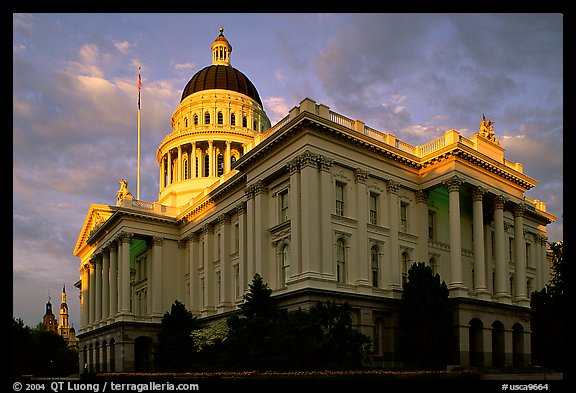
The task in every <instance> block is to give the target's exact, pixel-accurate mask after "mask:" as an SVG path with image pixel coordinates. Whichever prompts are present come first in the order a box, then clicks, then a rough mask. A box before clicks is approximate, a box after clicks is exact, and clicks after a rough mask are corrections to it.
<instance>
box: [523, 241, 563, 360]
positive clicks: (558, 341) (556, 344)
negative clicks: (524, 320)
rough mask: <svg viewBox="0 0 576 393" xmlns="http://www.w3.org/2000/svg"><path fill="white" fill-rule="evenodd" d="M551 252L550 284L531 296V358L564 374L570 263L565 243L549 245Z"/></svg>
mask: <svg viewBox="0 0 576 393" xmlns="http://www.w3.org/2000/svg"><path fill="white" fill-rule="evenodd" d="M550 251H551V256H552V264H551V272H552V277H551V279H550V284H548V285H546V287H545V288H543V289H542V290H540V291H535V292H532V294H531V296H530V306H531V307H532V310H533V313H532V317H531V322H530V324H531V329H532V358H533V362H534V363H535V364H539V365H542V366H545V367H551V368H554V369H559V370H561V369H563V361H564V359H563V358H562V357H561V356H559V354H563V353H564V351H565V344H564V337H566V335H565V333H564V320H563V315H564V314H565V312H566V310H567V297H566V290H567V289H568V288H567V277H568V262H567V261H564V242H562V241H560V242H555V243H550Z"/></svg>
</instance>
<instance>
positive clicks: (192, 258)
mask: <svg viewBox="0 0 576 393" xmlns="http://www.w3.org/2000/svg"><path fill="white" fill-rule="evenodd" d="M188 252H189V258H188V260H189V263H190V301H189V302H188V304H190V311H191V312H192V314H193V315H197V314H198V313H199V312H200V294H199V293H198V288H199V284H200V279H199V277H198V268H199V267H200V266H199V265H198V263H199V262H198V235H197V234H196V233H194V232H192V233H191V234H190V235H189V236H188Z"/></svg>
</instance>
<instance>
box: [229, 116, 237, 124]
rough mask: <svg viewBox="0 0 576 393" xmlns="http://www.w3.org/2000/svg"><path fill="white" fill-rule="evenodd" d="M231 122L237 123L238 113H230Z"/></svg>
mask: <svg viewBox="0 0 576 393" xmlns="http://www.w3.org/2000/svg"><path fill="white" fill-rule="evenodd" d="M230 124H231V125H233V126H235V125H236V115H235V114H234V113H232V114H231V115H230Z"/></svg>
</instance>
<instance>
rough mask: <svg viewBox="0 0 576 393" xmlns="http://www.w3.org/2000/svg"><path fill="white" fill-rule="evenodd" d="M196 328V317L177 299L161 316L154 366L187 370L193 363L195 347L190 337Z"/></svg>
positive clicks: (164, 369) (162, 369) (161, 368)
mask: <svg viewBox="0 0 576 393" xmlns="http://www.w3.org/2000/svg"><path fill="white" fill-rule="evenodd" d="M197 328H198V321H197V318H196V317H194V316H193V315H192V313H191V312H190V311H188V310H186V306H185V305H184V304H182V303H180V302H179V301H178V300H176V301H175V302H174V304H172V307H171V310H170V313H168V312H166V313H165V314H164V316H163V317H162V321H161V326H160V331H159V332H158V336H157V337H158V343H157V345H156V355H155V361H156V367H157V369H158V370H160V371H188V370H190V368H191V367H192V365H193V362H194V360H195V359H194V357H195V355H196V348H195V346H194V341H193V339H192V337H191V333H192V330H194V329H197Z"/></svg>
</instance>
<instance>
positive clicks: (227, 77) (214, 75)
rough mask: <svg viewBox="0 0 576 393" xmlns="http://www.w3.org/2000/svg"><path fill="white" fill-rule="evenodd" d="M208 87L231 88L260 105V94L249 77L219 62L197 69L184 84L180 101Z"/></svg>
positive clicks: (208, 88)
mask: <svg viewBox="0 0 576 393" xmlns="http://www.w3.org/2000/svg"><path fill="white" fill-rule="evenodd" d="M210 89H223V90H232V91H235V92H238V93H241V94H244V95H246V96H248V97H250V98H252V99H253V100H254V101H256V102H257V103H259V104H260V106H262V101H261V100H260V95H258V91H257V90H256V87H254V84H252V82H250V79H248V78H247V77H246V75H244V74H243V73H241V72H240V71H238V70H237V69H235V68H234V67H232V66H229V65H221V64H218V65H214V64H212V65H210V66H208V67H205V68H203V69H201V70H200V71H198V72H197V73H196V74H195V75H194V76H193V77H192V79H190V81H189V82H188V83H187V84H186V87H185V88H184V91H183V92H182V98H181V99H180V102H182V101H183V100H184V98H186V97H188V96H189V95H190V94H194V93H196V92H198V91H203V90H210Z"/></svg>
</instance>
